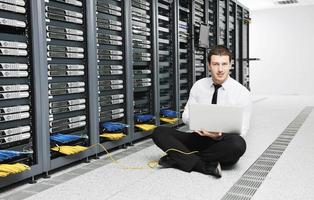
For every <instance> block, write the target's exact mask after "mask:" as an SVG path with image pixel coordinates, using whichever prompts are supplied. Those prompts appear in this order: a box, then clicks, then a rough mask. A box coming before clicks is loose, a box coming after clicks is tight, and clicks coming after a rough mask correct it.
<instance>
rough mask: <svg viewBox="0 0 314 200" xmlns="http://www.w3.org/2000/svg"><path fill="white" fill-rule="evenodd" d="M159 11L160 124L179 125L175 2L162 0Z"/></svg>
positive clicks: (158, 6)
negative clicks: (174, 34)
mask: <svg viewBox="0 0 314 200" xmlns="http://www.w3.org/2000/svg"><path fill="white" fill-rule="evenodd" d="M157 9H158V13H157V19H158V23H157V26H158V28H157V29H158V65H157V66H158V80H159V83H158V86H159V87H158V90H159V95H158V96H159V102H160V103H159V104H160V107H159V109H160V125H162V126H174V125H177V122H178V121H177V118H178V113H177V112H176V111H177V104H176V101H175V99H176V98H175V96H176V91H175V89H176V70H175V52H174V48H175V44H174V41H173V40H172V37H173V31H172V30H173V29H174V27H175V24H174V16H173V15H174V9H175V5H174V2H169V1H164V0H160V1H158V5H157Z"/></svg>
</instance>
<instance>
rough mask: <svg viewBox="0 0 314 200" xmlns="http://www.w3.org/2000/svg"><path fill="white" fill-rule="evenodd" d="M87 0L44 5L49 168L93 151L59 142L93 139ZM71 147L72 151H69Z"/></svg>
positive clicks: (78, 142) (86, 143)
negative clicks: (90, 121) (65, 148)
mask: <svg viewBox="0 0 314 200" xmlns="http://www.w3.org/2000/svg"><path fill="white" fill-rule="evenodd" d="M86 9H87V4H86V1H80V0H74V1H64V0H50V1H46V2H45V5H44V10H45V20H46V27H45V28H46V37H47V42H46V49H47V73H48V88H47V89H48V95H49V96H48V105H47V106H48V107H49V113H47V115H48V116H49V122H48V127H49V130H48V133H45V134H47V135H48V137H49V141H50V167H49V168H50V169H55V168H58V167H60V166H64V165H66V164H68V163H71V162H74V161H76V160H79V159H83V158H85V157H88V156H89V155H91V154H92V150H91V149H88V150H86V151H83V152H78V151H76V150H74V152H73V153H74V154H76V155H75V156H68V155H67V153H68V154H72V153H71V151H72V150H68V152H62V151H61V148H60V147H58V146H65V145H66V146H75V145H81V146H83V147H88V146H90V145H91V142H90V138H91V137H90V134H91V133H90V132H89V130H90V125H89V98H88V96H89V95H88V94H89V90H88V67H90V66H88V56H87V53H88V52H87V51H86V50H87V33H88V31H90V30H87V25H86ZM69 151H70V152H69Z"/></svg>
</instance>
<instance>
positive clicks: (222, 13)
mask: <svg viewBox="0 0 314 200" xmlns="http://www.w3.org/2000/svg"><path fill="white" fill-rule="evenodd" d="M227 1H228V0H219V1H218V3H217V7H218V8H217V10H218V12H217V14H218V17H217V20H218V26H217V28H218V31H217V37H218V39H217V40H218V41H217V44H219V45H225V46H227V47H228V27H227V26H228V23H227V20H228V19H227V18H228V4H227Z"/></svg>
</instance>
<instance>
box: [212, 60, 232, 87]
mask: <svg viewBox="0 0 314 200" xmlns="http://www.w3.org/2000/svg"><path fill="white" fill-rule="evenodd" d="M208 69H209V71H211V74H212V79H213V81H214V83H215V84H222V83H223V82H224V81H225V80H226V79H227V77H228V75H229V71H230V69H231V63H230V62H229V56H224V55H223V56H218V55H212V56H211V62H210V63H209V64H208Z"/></svg>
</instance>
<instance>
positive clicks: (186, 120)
mask: <svg viewBox="0 0 314 200" xmlns="http://www.w3.org/2000/svg"><path fill="white" fill-rule="evenodd" d="M196 90H197V89H196V87H195V85H194V86H193V87H192V88H191V90H190V95H189V99H188V101H187V102H186V105H185V107H184V111H183V113H182V121H183V122H184V123H185V124H186V125H189V119H190V117H189V104H191V103H196V102H197V98H196Z"/></svg>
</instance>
